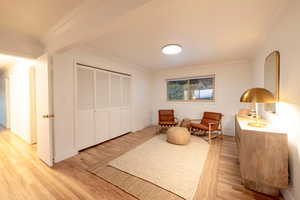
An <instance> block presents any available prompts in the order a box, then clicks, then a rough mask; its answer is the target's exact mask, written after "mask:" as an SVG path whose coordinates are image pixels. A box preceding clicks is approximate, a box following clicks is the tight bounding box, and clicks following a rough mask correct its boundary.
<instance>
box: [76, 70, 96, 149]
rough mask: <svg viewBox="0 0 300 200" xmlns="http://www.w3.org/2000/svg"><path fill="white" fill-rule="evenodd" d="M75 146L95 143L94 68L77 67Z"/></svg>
mask: <svg viewBox="0 0 300 200" xmlns="http://www.w3.org/2000/svg"><path fill="white" fill-rule="evenodd" d="M76 71H77V73H76V74H77V76H76V78H77V81H76V82H77V89H76V93H77V95H76V96H77V99H76V100H77V103H76V105H77V113H76V116H77V119H76V126H77V127H76V146H77V149H78V150H81V149H84V148H87V147H89V146H92V145H94V144H96V138H95V119H94V117H95V116H94V99H95V97H94V96H95V95H94V93H95V91H94V88H95V87H94V76H95V74H94V69H92V68H87V67H77V70H76Z"/></svg>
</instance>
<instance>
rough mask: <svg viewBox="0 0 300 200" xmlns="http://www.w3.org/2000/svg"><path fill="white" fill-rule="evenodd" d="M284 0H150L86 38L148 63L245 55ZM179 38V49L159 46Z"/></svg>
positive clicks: (177, 63) (151, 65) (208, 60)
mask: <svg viewBox="0 0 300 200" xmlns="http://www.w3.org/2000/svg"><path fill="white" fill-rule="evenodd" d="M287 3H288V0H243V1H241V0H226V1H220V0H152V1H150V2H148V3H147V4H145V5H144V6H142V7H140V8H138V9H136V10H134V11H132V12H130V13H129V14H127V15H126V16H124V17H122V18H121V19H120V20H118V21H117V22H116V23H115V24H114V28H113V29H111V30H110V31H108V32H106V33H104V34H102V35H101V36H100V37H99V38H98V39H96V40H93V41H91V42H88V43H87V45H88V46H90V47H92V48H94V49H95V51H97V52H99V53H101V54H102V55H110V56H116V57H119V58H121V59H123V60H126V61H127V62H131V63H134V64H137V65H140V66H143V67H148V68H162V67H172V66H182V65H193V64H206V63H212V62H221V61H232V60H240V59H249V58H251V57H252V56H253V54H254V53H255V52H256V51H257V49H258V47H259V45H260V43H261V41H262V40H263V39H264V38H265V36H266V34H267V33H268V29H269V28H270V27H271V26H273V25H274V23H276V20H278V16H280V14H281V12H282V10H283V8H284V7H285V5H286V4H287ZM168 43H179V44H180V45H182V46H183V52H182V53H181V54H179V55H163V54H162V53H161V49H160V48H161V47H162V46H163V45H165V44H168Z"/></svg>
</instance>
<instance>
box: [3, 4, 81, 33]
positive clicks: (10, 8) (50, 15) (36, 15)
mask: <svg viewBox="0 0 300 200" xmlns="http://www.w3.org/2000/svg"><path fill="white" fill-rule="evenodd" d="M83 1H84V0H1V2H0V28H1V29H3V30H12V31H16V32H18V33H22V34H26V35H28V36H32V37H34V38H36V39H41V38H42V37H43V36H44V34H45V33H46V32H47V31H49V30H50V28H51V27H52V26H54V25H55V24H56V23H57V22H58V21H59V20H60V19H61V18H62V17H63V16H64V15H65V14H66V13H68V12H70V11H71V10H72V9H74V8H75V7H76V6H78V5H79V3H81V2H83Z"/></svg>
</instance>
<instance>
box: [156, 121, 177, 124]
mask: <svg viewBox="0 0 300 200" xmlns="http://www.w3.org/2000/svg"><path fill="white" fill-rule="evenodd" d="M159 125H177V122H174V121H163V122H159Z"/></svg>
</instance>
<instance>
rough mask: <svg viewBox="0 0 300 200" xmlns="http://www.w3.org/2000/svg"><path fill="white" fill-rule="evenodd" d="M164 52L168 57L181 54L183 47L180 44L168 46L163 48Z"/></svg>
mask: <svg viewBox="0 0 300 200" xmlns="http://www.w3.org/2000/svg"><path fill="white" fill-rule="evenodd" d="M161 50H162V52H163V53H164V54H167V55H174V54H179V53H180V52H181V51H182V47H181V46H180V45H179V44H167V45H165V46H163V47H162V48H161Z"/></svg>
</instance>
